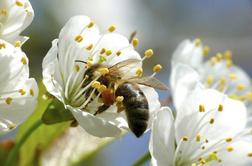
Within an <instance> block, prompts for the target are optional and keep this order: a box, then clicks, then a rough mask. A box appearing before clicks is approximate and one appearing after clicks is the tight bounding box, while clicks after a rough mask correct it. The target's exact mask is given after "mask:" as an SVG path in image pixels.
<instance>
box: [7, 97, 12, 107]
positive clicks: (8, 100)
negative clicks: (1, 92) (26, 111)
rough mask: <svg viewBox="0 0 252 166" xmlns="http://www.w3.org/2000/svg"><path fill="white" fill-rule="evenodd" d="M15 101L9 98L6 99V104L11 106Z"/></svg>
mask: <svg viewBox="0 0 252 166" xmlns="http://www.w3.org/2000/svg"><path fill="white" fill-rule="evenodd" d="M12 101H13V99H12V98H11V97H7V99H5V102H6V104H8V105H10V104H11V103H12Z"/></svg>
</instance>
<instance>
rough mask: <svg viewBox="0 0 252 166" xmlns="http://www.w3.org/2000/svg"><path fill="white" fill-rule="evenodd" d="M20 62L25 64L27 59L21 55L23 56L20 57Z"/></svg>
mask: <svg viewBox="0 0 252 166" xmlns="http://www.w3.org/2000/svg"><path fill="white" fill-rule="evenodd" d="M21 62H22V63H23V65H26V64H27V59H26V57H23V58H22V59H21Z"/></svg>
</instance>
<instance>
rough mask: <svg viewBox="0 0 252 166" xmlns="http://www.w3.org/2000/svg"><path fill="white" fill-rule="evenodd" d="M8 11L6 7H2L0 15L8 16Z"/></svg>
mask: <svg viewBox="0 0 252 166" xmlns="http://www.w3.org/2000/svg"><path fill="white" fill-rule="evenodd" d="M7 14H8V11H7V10H6V9H1V10H0V15H3V16H7Z"/></svg>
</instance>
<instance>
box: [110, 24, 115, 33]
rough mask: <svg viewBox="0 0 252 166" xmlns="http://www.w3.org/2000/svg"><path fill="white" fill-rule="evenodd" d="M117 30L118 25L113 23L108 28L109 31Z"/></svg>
mask: <svg viewBox="0 0 252 166" xmlns="http://www.w3.org/2000/svg"><path fill="white" fill-rule="evenodd" d="M115 30H116V26H115V25H111V26H110V27H109V28H108V31H109V32H114V31H115Z"/></svg>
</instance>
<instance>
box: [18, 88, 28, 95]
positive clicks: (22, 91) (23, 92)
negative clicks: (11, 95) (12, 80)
mask: <svg viewBox="0 0 252 166" xmlns="http://www.w3.org/2000/svg"><path fill="white" fill-rule="evenodd" d="M18 92H19V93H20V94H21V95H22V96H23V95H25V93H26V91H25V90H24V89H20V90H19V91H18Z"/></svg>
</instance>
